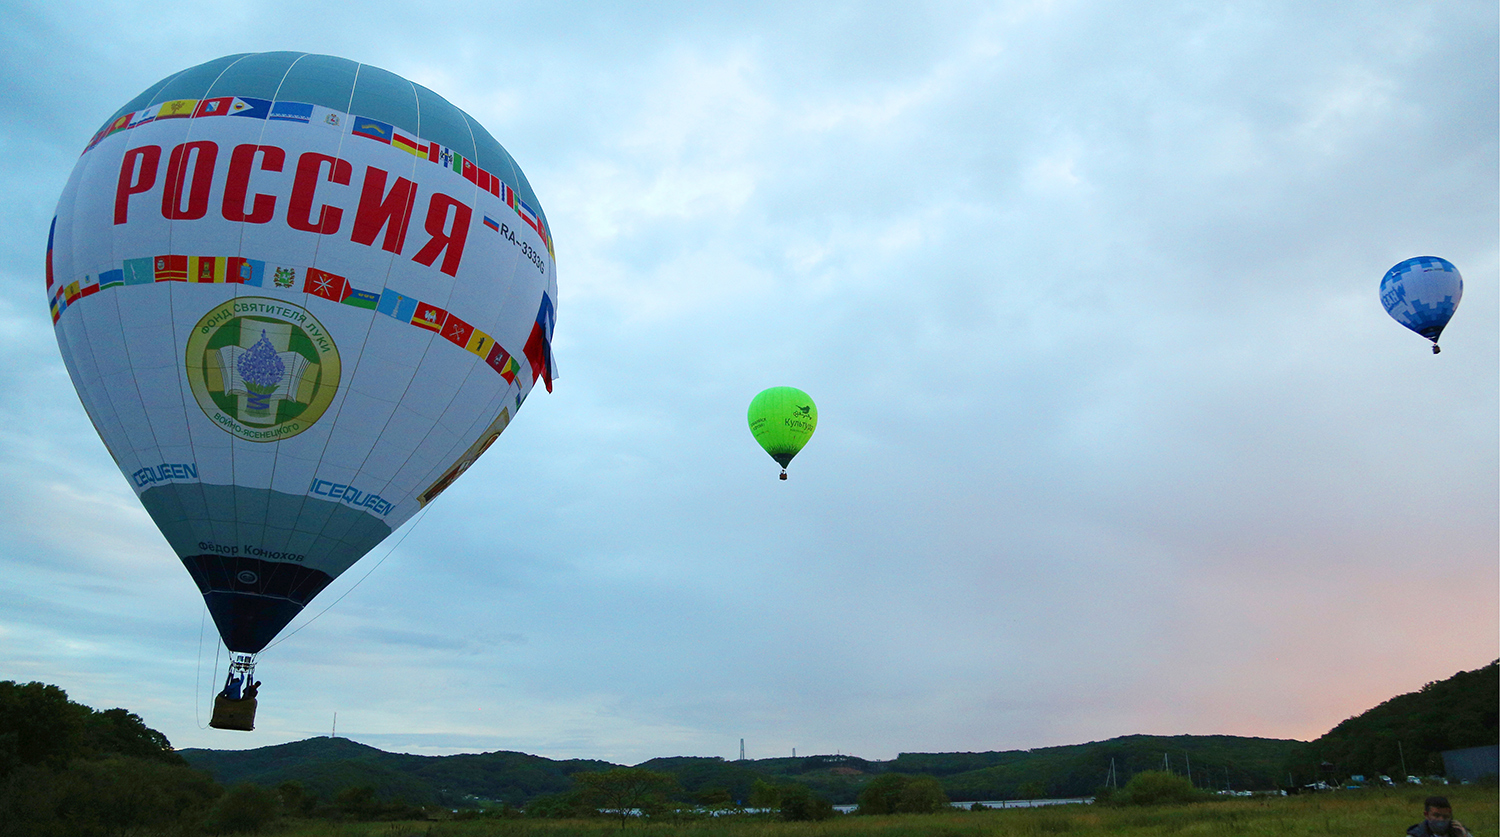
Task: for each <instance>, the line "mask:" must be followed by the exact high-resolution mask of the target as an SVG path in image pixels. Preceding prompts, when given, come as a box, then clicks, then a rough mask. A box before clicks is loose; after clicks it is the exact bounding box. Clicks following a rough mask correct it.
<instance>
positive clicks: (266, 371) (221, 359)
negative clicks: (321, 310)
mask: <svg viewBox="0 0 1500 837" xmlns="http://www.w3.org/2000/svg"><path fill="white" fill-rule="evenodd" d="M185 363H186V365H187V377H188V384H189V386H191V388H192V390H193V397H194V398H196V399H197V401H198V406H199V407H201V408H203V412H204V414H205V415H207V416H208V417H209V419H210V420H211V421H213V423H214V424H215V425H217V426H218V427H219V429H221V430H223V431H224V432H226V433H229V434H231V435H234V436H237V437H239V438H241V439H245V440H247V441H251V442H275V441H278V440H280V439H290V438H291V437H293V436H295V435H297V434H298V433H301V432H302V431H304V430H306V429H307V428H309V427H311V426H313V424H314V423H316V422H317V420H318V419H319V418H322V416H323V413H324V411H326V410H327V409H328V405H329V404H331V403H332V402H333V396H334V393H335V392H337V390H338V384H339V373H340V367H339V350H338V347H337V346H335V345H334V343H333V337H332V335H330V334H329V333H328V330H327V329H325V328H324V327H323V324H322V323H320V322H318V320H317V318H316V317H314V316H313V315H312V314H310V313H308V312H307V309H305V308H302V307H300V306H297V305H292V304H291V303H288V302H283V301H281V300H279V299H267V298H265V297H258V296H242V297H236V298H234V299H231V300H227V301H225V302H224V303H222V304H220V305H216V306H214V307H213V308H212V309H211V310H210V311H209V312H208V313H207V314H204V315H203V318H202V319H201V320H199V321H198V324H197V325H195V326H193V333H192V334H191V335H190V336H189V337H188V343H187V357H186V358H185Z"/></svg>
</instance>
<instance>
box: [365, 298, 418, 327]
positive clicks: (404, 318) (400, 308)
mask: <svg viewBox="0 0 1500 837" xmlns="http://www.w3.org/2000/svg"><path fill="white" fill-rule="evenodd" d="M375 310H376V311H378V312H380V313H382V314H384V315H386V316H387V317H393V318H395V319H398V320H400V321H401V322H403V323H409V322H411V318H412V316H413V315H415V314H416V313H417V301H416V300H415V299H413V298H412V297H409V296H403V295H402V294H398V293H396V292H395V291H391V290H386V291H382V292H381V294H380V302H379V303H378V304H377V305H376V306H375Z"/></svg>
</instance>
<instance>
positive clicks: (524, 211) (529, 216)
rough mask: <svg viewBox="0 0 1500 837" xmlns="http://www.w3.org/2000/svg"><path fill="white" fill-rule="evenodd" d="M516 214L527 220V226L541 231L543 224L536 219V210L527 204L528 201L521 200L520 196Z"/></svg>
mask: <svg viewBox="0 0 1500 837" xmlns="http://www.w3.org/2000/svg"><path fill="white" fill-rule="evenodd" d="M516 214H517V215H519V216H521V220H522V221H525V222H526V224H527V226H529V227H531V228H532V229H534V230H536V231H537V232H538V233H540V232H541V229H540V227H541V225H540V224H539V223H538V222H537V220H536V210H534V209H532V208H531V207H529V206H527V205H526V201H523V200H520V199H519V198H518V199H517V200H516Z"/></svg>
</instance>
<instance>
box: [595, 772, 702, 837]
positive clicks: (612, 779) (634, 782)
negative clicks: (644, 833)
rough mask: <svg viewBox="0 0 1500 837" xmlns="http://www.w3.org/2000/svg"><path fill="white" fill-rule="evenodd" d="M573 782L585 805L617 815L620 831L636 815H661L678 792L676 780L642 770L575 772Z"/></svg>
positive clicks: (662, 774) (663, 774) (665, 775)
mask: <svg viewBox="0 0 1500 837" xmlns="http://www.w3.org/2000/svg"><path fill="white" fill-rule="evenodd" d="M573 782H574V783H575V785H576V786H577V788H578V790H579V796H580V798H581V799H582V800H583V802H584V804H586V805H592V806H594V807H597V808H600V809H602V810H604V811H605V812H607V813H609V814H612V815H615V816H618V817H619V818H620V827H621V828H624V827H625V824H626V823H627V822H629V821H630V817H631V816H634V815H635V814H636V813H639V814H641V815H645V816H650V815H652V814H655V813H659V812H660V811H661V809H662V808H663V807H665V805H666V802H667V797H668V795H670V794H672V793H675V792H677V791H678V790H679V787H678V784H677V780H676V779H674V778H673V777H671V776H668V775H667V774H665V773H657V772H655V771H653V770H645V769H642V768H639V767H617V768H615V769H614V770H605V771H603V772H598V773H593V772H589V773H575V774H573Z"/></svg>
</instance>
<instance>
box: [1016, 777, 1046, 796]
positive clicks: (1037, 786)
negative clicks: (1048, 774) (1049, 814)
mask: <svg viewBox="0 0 1500 837" xmlns="http://www.w3.org/2000/svg"><path fill="white" fill-rule="evenodd" d="M1046 795H1047V786H1046V785H1044V784H1042V783H1041V782H1038V781H1036V780H1035V779H1031V780H1029V781H1025V782H1022V783H1021V786H1020V787H1018V788H1016V798H1018V799H1041V798H1042V797H1044V796H1046Z"/></svg>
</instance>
